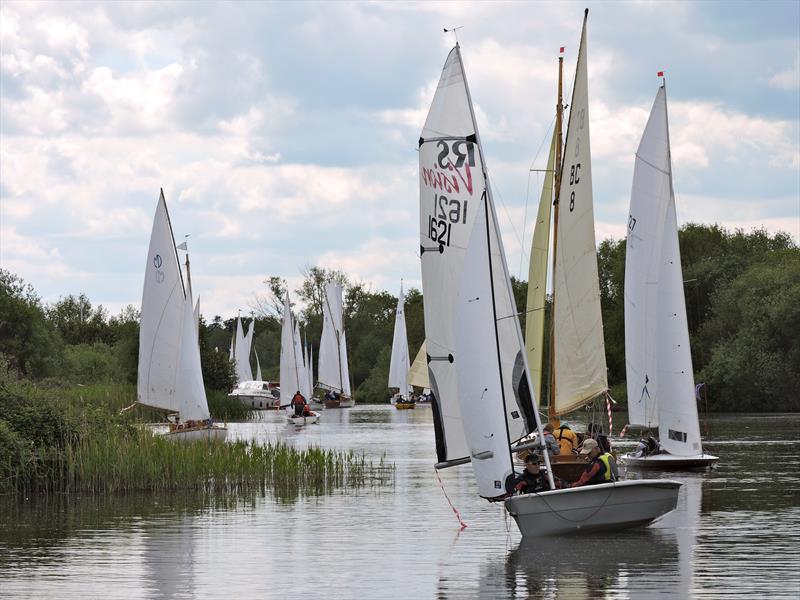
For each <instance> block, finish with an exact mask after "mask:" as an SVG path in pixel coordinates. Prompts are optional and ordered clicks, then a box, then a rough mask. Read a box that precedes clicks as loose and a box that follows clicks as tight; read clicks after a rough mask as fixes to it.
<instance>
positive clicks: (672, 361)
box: [625, 87, 702, 456]
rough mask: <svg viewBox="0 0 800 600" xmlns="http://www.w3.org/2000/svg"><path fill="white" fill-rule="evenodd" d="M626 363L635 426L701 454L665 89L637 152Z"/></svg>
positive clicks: (673, 448)
mask: <svg viewBox="0 0 800 600" xmlns="http://www.w3.org/2000/svg"><path fill="white" fill-rule="evenodd" d="M625 366H626V371H627V381H628V414H629V420H630V423H631V424H632V425H641V426H646V427H655V426H656V425H657V426H658V429H659V438H660V441H661V444H662V446H663V447H664V448H665V449H666V450H667V451H668V452H670V453H671V454H674V455H676V456H693V455H697V454H701V453H702V446H701V442H700V430H699V424H698V417H697V405H696V402H695V397H694V376H693V371H692V357H691V350H690V346H689V330H688V325H687V321H686V305H685V300H684V293H683V274H682V271H681V260H680V250H679V247H678V226H677V218H676V214H675V197H674V193H673V189H672V166H671V157H670V148H669V127H668V120H667V99H666V90H665V89H664V87H661V88H659V90H658V93H657V94H656V98H655V102H654V103H653V109H652V111H651V112H650V118H649V119H648V121H647V126H646V127H645V131H644V134H643V135H642V140H641V142H640V144H639V148H638V150H637V152H636V163H635V167H634V174H633V188H632V191H631V206H630V214H629V217H628V239H627V246H626V259H625Z"/></svg>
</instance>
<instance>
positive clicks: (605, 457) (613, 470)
mask: <svg viewBox="0 0 800 600" xmlns="http://www.w3.org/2000/svg"><path fill="white" fill-rule="evenodd" d="M595 460H597V461H600V472H599V473H598V474H597V475H595V476H594V477H593V478H592V480H591V481H590V482H589V483H590V484H596V483H608V482H610V481H617V479H619V473H618V472H617V461H615V460H614V457H613V456H611V455H610V454H609V453H608V452H604V453H603V454H601V455H600V456H598V457H597V458H596V459H595ZM590 468H591V467H590Z"/></svg>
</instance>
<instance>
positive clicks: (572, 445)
mask: <svg viewBox="0 0 800 600" xmlns="http://www.w3.org/2000/svg"><path fill="white" fill-rule="evenodd" d="M553 436H554V437H555V438H556V440H558V445H559V446H560V447H561V454H570V453H572V452H574V451H575V449H576V448H577V447H578V435H577V434H576V433H575V432H574V431H572V427H571V426H570V424H569V423H567V422H566V421H562V422H561V426H560V427H558V428H556V429H555V430H554V431H553Z"/></svg>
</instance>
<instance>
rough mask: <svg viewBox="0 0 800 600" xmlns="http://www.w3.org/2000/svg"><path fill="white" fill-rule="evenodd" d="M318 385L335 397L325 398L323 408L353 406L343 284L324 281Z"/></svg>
mask: <svg viewBox="0 0 800 600" xmlns="http://www.w3.org/2000/svg"><path fill="white" fill-rule="evenodd" d="M317 360H318V361H319V362H318V364H317V368H318V373H317V385H319V387H321V388H323V389H325V390H328V391H330V392H333V394H334V395H336V396H338V397H336V398H332V399H331V398H326V400H325V408H352V407H353V406H354V404H355V401H354V400H353V396H352V394H351V392H350V369H349V367H348V365H347V337H346V336H345V331H344V314H343V308H342V286H340V285H339V284H338V283H334V282H332V281H331V282H328V283H327V284H325V302H324V304H323V305H322V339H321V341H320V343H319V356H318V357H317Z"/></svg>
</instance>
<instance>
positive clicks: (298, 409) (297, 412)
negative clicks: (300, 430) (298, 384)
mask: <svg viewBox="0 0 800 600" xmlns="http://www.w3.org/2000/svg"><path fill="white" fill-rule="evenodd" d="M305 405H306V399H305V398H304V397H303V394H301V393H300V390H297V391H296V392H295V393H294V396H293V397H292V407H293V408H294V416H295V417H302V416H303V407H304V406H305Z"/></svg>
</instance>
